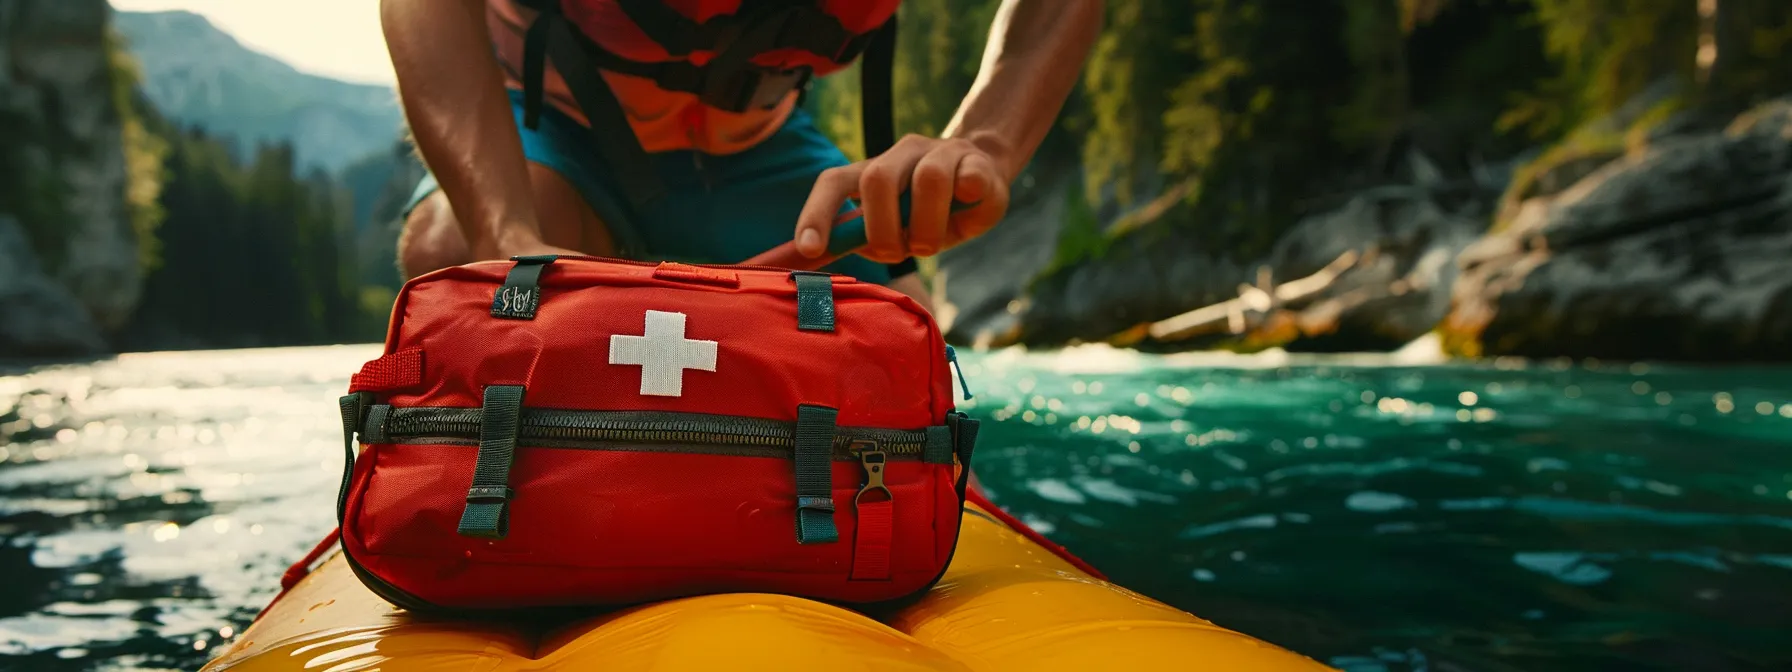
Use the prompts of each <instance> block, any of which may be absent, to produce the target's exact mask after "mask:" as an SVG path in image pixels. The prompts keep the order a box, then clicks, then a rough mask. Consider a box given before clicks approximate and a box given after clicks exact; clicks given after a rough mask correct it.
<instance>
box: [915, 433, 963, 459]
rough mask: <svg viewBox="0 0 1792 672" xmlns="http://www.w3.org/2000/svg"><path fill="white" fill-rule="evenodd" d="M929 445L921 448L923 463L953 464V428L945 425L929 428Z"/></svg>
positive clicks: (926, 444)
mask: <svg viewBox="0 0 1792 672" xmlns="http://www.w3.org/2000/svg"><path fill="white" fill-rule="evenodd" d="M926 432H927V443H925V444H923V445H922V447H921V461H922V462H926V463H928V464H951V463H952V455H953V454H954V453H956V452H957V451H955V450H953V445H952V428H951V427H947V426H944V425H941V426H937V427H928V428H927V429H926Z"/></svg>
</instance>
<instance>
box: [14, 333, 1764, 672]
mask: <svg viewBox="0 0 1792 672" xmlns="http://www.w3.org/2000/svg"><path fill="white" fill-rule="evenodd" d="M1425 352H1426V351H1425V350H1424V349H1423V348H1420V347H1415V348H1413V349H1410V350H1409V351H1408V352H1406V353H1402V354H1398V355H1392V356H1382V355H1370V356H1355V357H1351V356H1331V357H1305V356H1300V355H1290V354H1286V353H1280V352H1272V353H1266V354H1260V355H1232V354H1214V353H1194V354H1179V355H1167V356H1161V355H1147V354H1140V353H1136V352H1132V351H1128V350H1117V349H1113V348H1107V347H1104V346H1085V347H1079V348H1072V349H1067V350H1062V351H1054V352H1037V353H1029V352H1024V351H1022V350H1018V349H1011V350H1003V351H998V352H993V353H981V354H972V353H963V354H962V355H961V359H962V361H963V363H964V372H965V374H966V375H967V376H968V378H969V383H970V387H971V390H972V392H973V393H974V394H975V397H974V398H973V399H970V400H964V401H961V404H962V406H963V407H964V408H965V409H966V410H968V411H969V412H971V413H973V414H974V415H976V416H977V417H980V418H983V419H985V420H986V421H990V422H989V423H988V424H986V425H985V429H984V432H983V438H982V440H981V441H980V447H979V451H978V456H977V459H976V466H977V470H978V473H979V478H980V479H981V481H982V483H983V484H984V486H985V487H986V488H987V489H988V490H989V491H990V493H991V495H992V497H993V498H994V499H996V500H997V501H998V502H1000V503H1002V504H1003V505H1005V506H1008V507H1009V508H1011V509H1012V510H1013V511H1014V512H1015V513H1016V514H1017V515H1018V516H1019V517H1021V518H1022V519H1023V520H1026V521H1028V522H1029V523H1030V524H1033V525H1035V526H1037V527H1038V528H1039V529H1041V530H1042V531H1047V532H1048V533H1050V534H1052V535H1053V536H1054V537H1055V538H1056V539H1058V540H1059V541H1061V542H1063V543H1066V544H1068V545H1069V546H1070V547H1071V548H1073V549H1074V550H1076V551H1077V552H1079V553H1080V554H1082V555H1084V556H1085V557H1086V558H1087V559H1089V560H1090V561H1092V562H1093V563H1095V564H1096V565H1097V566H1098V567H1101V568H1103V569H1104V570H1105V571H1107V572H1108V573H1109V574H1110V575H1111V576H1112V577H1113V578H1114V579H1115V580H1116V581H1118V582H1119V583H1121V584H1124V585H1126V586H1128V587H1131V588H1134V589H1136V590H1139V591H1141V592H1143V593H1145V594H1148V595H1151V596H1153V597H1156V598H1159V599H1162V600H1165V601H1167V602H1170V603H1172V604H1174V605H1176V606H1179V607H1182V608H1185V609H1188V610H1190V611H1193V612H1195V613H1197V614H1198V615H1201V616H1203V617H1205V618H1209V619H1212V620H1214V621H1216V622H1217V623H1219V624H1221V625H1225V626H1228V627H1232V628H1236V629H1239V630H1242V631H1244V632H1247V633H1249V634H1253V635H1256V636H1259V637H1263V638H1265V639H1268V640H1270V641H1273V642H1276V643H1278V644H1282V645H1284V646H1288V647H1291V648H1293V649H1295V650H1298V651H1301V652H1303V653H1307V654H1309V655H1312V656H1314V657H1317V658H1320V659H1321V660H1325V661H1327V662H1330V663H1331V664H1333V665H1336V666H1338V667H1341V668H1344V669H1348V670H1353V671H1354V670H1364V671H1368V670H1441V669H1469V670H1478V669H1527V670H1529V669H1596V668H1600V667H1612V666H1617V667H1627V668H1642V669H1651V668H1653V669H1683V668H1688V667H1693V668H1699V667H1705V668H1713V667H1715V668H1734V669H1753V668H1771V667H1774V666H1777V665H1780V664H1784V663H1787V662H1792V651H1789V649H1792V645H1789V644H1787V643H1785V641H1784V637H1783V636H1782V634H1783V632H1785V631H1787V630H1789V629H1792V597H1789V596H1792V450H1788V448H1792V371H1788V370H1785V369H1777V370H1768V369H1746V370H1722V371H1697V370H1687V369H1678V368H1674V367H1663V366H1651V365H1647V364H1639V365H1630V364H1604V365H1600V364H1591V365H1569V364H1567V363H1565V362H1519V361H1512V360H1502V361H1499V362H1494V363H1488V364H1476V365H1461V364H1439V363H1437V362H1434V361H1430V360H1431V359H1434V358H1432V357H1428V356H1427V355H1426V354H1425ZM375 354H377V348H374V347H365V346H356V347H337V348H316V349H282V350H263V351H236V352H201V353H162V354H145V355H130V356H124V357H120V358H118V359H117V360H113V361H105V362H99V363H95V364H90V365H73V366H60V367H53V368H48V369H43V370H38V371H34V372H14V373H17V374H20V375H10V376H6V377H0V436H5V437H8V438H7V440H6V442H4V443H3V444H0V451H3V452H0V460H3V461H4V465H3V466H0V541H3V543H0V575H3V576H5V577H7V581H5V582H3V583H0V667H14V666H17V667H21V668H26V669H108V668H129V667H133V666H136V667H170V668H178V669H190V668H192V667H195V666H197V665H198V664H200V663H201V662H203V660H204V659H205V658H206V657H207V655H208V654H209V652H210V651H211V650H213V649H215V648H216V647H217V646H218V645H219V644H221V643H223V642H225V641H227V640H229V639H230V638H232V637H238V636H241V632H242V630H243V628H244V627H245V626H247V625H248V623H249V620H250V619H251V618H252V617H253V616H254V614H255V613H256V612H257V611H258V610H259V609H260V607H261V606H262V605H263V604H265V602H266V601H267V600H268V599H269V598H270V597H271V596H272V595H273V593H274V591H275V590H276V589H277V583H278V577H279V574H280V572H281V571H283V570H284V569H285V566H286V564H287V563H289V562H291V561H292V560H293V559H295V558H297V557H298V556H300V555H302V554H303V553H304V551H305V550H307V549H308V548H309V547H310V545H311V544H312V543H313V542H314V541H315V540H316V539H317V538H318V537H320V536H321V535H322V534H323V533H324V532H325V531H327V529H328V528H329V527H330V525H331V510H332V507H333V497H334V488H335V479H336V478H337V477H338V469H339V468H340V466H341V465H340V461H341V456H340V447H339V446H340V443H339V441H340V437H339V434H338V432H339V431H340V429H339V427H338V424H337V420H336V417H335V413H336V411H335V398H336V396H337V395H338V394H340V393H341V391H342V388H343V386H344V382H345V380H346V378H347V374H348V373H350V372H352V371H353V370H354V369H356V368H358V366H359V364H360V363H361V362H362V361H364V360H365V359H367V358H370V357H372V356H374V355H375ZM14 662H17V663H19V665H14V664H13V663H14Z"/></svg>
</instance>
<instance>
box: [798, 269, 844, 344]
mask: <svg viewBox="0 0 1792 672" xmlns="http://www.w3.org/2000/svg"><path fill="white" fill-rule="evenodd" d="M790 278H791V279H792V280H794V281H796V328H798V329H801V330H803V331H833V330H834V279H833V277H832V276H829V275H828V274H826V273H816V272H813V271H792V272H791V273H790Z"/></svg>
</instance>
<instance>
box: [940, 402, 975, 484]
mask: <svg viewBox="0 0 1792 672" xmlns="http://www.w3.org/2000/svg"><path fill="white" fill-rule="evenodd" d="M978 425H979V423H978V422H977V420H976V419H974V418H972V417H971V416H968V415H965V414H963V413H959V412H957V411H953V412H952V413H948V414H946V426H947V427H949V428H951V430H952V449H953V450H955V451H957V452H958V463H959V464H962V465H964V466H965V469H967V470H968V469H970V467H971V451H972V450H974V449H976V447H977V427H978Z"/></svg>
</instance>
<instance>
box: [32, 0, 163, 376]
mask: <svg viewBox="0 0 1792 672" xmlns="http://www.w3.org/2000/svg"><path fill="white" fill-rule="evenodd" d="M109 13H110V9H109V8H108V6H107V4H106V2H105V0H58V1H57V2H0V357H20V356H40V355H59V354H71V353H86V352H94V351H98V350H100V349H102V348H104V347H105V333H106V331H107V330H109V329H112V328H116V327H117V326H118V325H120V324H122V323H123V322H124V321H125V320H126V319H127V318H128V317H129V316H130V312H131V310H132V308H133V307H134V306H135V305H136V302H137V300H138V297H139V294H140V292H141V290H142V267H141V262H140V250H139V245H138V242H137V241H138V235H137V233H136V232H135V231H134V230H133V223H134V222H133V215H134V214H139V213H136V212H134V208H133V204H134V203H135V204H142V203H144V202H148V203H152V204H153V202H154V200H155V196H154V193H153V186H146V185H141V184H137V185H135V186H136V187H137V191H138V192H143V191H148V192H150V193H148V194H147V195H146V194H143V193H136V194H132V193H129V191H130V189H131V188H132V187H133V181H132V179H131V177H132V174H133V171H132V170H131V169H130V168H131V166H130V164H129V162H128V161H127V151H126V150H127V144H128V143H129V141H130V138H127V132H126V128H127V123H126V121H127V116H126V115H125V114H121V107H122V106H123V105H126V104H128V91H129V87H128V84H127V85H125V86H123V87H120V86H119V84H120V82H119V79H118V78H119V77H120V76H121V75H120V73H119V72H118V68H117V65H118V64H117V62H116V61H115V60H114V59H113V55H114V52H113V51H112V49H111V48H110V42H109V40H108V39H107V21H108V15H109ZM139 130H140V129H139ZM144 196H147V198H144ZM136 223H138V224H145V223H147V222H143V221H139V222H136Z"/></svg>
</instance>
